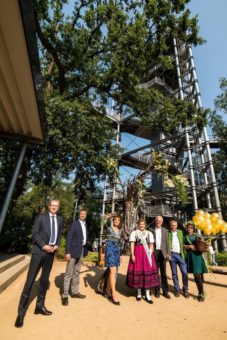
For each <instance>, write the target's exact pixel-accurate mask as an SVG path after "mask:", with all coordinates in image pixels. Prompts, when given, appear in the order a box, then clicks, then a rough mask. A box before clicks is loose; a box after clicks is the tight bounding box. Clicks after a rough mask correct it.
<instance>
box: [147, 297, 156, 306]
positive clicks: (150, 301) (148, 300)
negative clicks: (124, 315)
mask: <svg viewBox="0 0 227 340" xmlns="http://www.w3.org/2000/svg"><path fill="white" fill-rule="evenodd" d="M145 300H146V301H147V303H149V304H150V305H152V304H153V303H154V302H153V301H152V300H151V299H148V298H147V297H146V298H145Z"/></svg>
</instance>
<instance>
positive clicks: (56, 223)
mask: <svg viewBox="0 0 227 340" xmlns="http://www.w3.org/2000/svg"><path fill="white" fill-rule="evenodd" d="M49 216H50V241H51V236H52V235H51V231H52V216H54V221H55V223H54V225H55V239H54V242H52V243H50V241H49V245H55V244H56V242H57V233H58V222H57V216H56V215H53V214H51V213H50V212H49Z"/></svg>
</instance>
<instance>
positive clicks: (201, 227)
mask: <svg viewBox="0 0 227 340" xmlns="http://www.w3.org/2000/svg"><path fill="white" fill-rule="evenodd" d="M206 226H207V223H205V221H203V222H202V223H200V225H199V229H200V230H205V229H206Z"/></svg>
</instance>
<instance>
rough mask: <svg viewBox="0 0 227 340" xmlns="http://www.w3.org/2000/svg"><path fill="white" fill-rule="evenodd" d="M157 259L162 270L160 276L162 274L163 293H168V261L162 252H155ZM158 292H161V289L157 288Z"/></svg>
mask: <svg viewBox="0 0 227 340" xmlns="http://www.w3.org/2000/svg"><path fill="white" fill-rule="evenodd" d="M155 257H156V261H157V264H158V266H159V268H160V274H161V286H162V290H163V293H167V292H168V281H167V275H166V259H165V258H164V256H163V254H162V251H161V250H156V251H155ZM155 290H156V291H160V288H156V289H155Z"/></svg>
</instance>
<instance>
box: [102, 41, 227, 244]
mask: <svg viewBox="0 0 227 340" xmlns="http://www.w3.org/2000/svg"><path fill="white" fill-rule="evenodd" d="M172 56H173V58H174V62H175V68H174V69H173V70H171V71H168V72H166V71H164V70H163V68H162V65H161V64H157V65H155V66H154V67H153V68H152V69H150V72H149V79H148V81H146V82H144V83H142V84H141V87H144V88H147V87H154V88H157V89H159V90H160V91H161V92H162V93H164V94H165V95H168V96H169V95H170V96H175V97H176V98H180V99H182V100H185V101H190V102H192V103H193V104H194V105H195V106H196V107H197V108H198V109H200V108H202V101H201V94H200V91H199V85H198V79H197V75H196V69H195V63H194V59H193V55H192V49H191V47H190V46H187V45H185V44H183V43H181V42H180V41H178V40H177V39H173V43H172ZM107 117H109V119H111V120H112V122H113V126H114V127H115V128H116V130H117V140H116V142H117V143H118V144H119V143H120V141H121V139H124V138H125V139H126V138H127V139H128V140H129V142H128V143H124V144H126V145H124V146H125V148H124V152H123V153H122V154H121V155H120V159H119V166H120V167H121V169H126V171H127V173H128V176H130V174H131V173H132V169H137V170H143V169H146V167H147V165H148V164H149V162H150V160H151V149H155V150H159V151H162V152H163V153H164V155H165V158H167V159H168V160H169V162H170V165H171V169H172V172H173V173H184V174H186V175H187V176H188V178H189V180H190V188H189V198H190V201H191V204H192V207H193V210H194V212H196V211H197V210H198V209H199V208H200V209H204V210H206V211H209V212H213V211H216V212H218V213H219V215H220V216H221V207H220V200H219V194H218V190H217V182H216V178H215V172H214V166H213V161H212V153H211V148H212V146H213V144H212V143H213V142H212V143H211V142H210V140H209V137H208V133H207V129H206V127H204V128H203V130H202V132H201V131H199V130H198V129H197V128H195V127H191V128H186V129H181V128H180V129H179V131H178V133H177V134H176V135H170V134H165V133H163V132H162V131H160V130H156V131H151V130H150V129H149V127H147V126H144V125H143V124H142V123H141V120H140V118H139V117H137V116H136V115H134V114H133V115H120V114H118V113H116V112H114V110H113V109H111V110H108V111H107ZM215 147H216V144H215ZM148 182H149V183H148V186H147V193H146V195H145V196H144V199H143V200H142V202H141V210H142V212H143V213H144V214H145V215H146V216H150V217H154V216H157V215H163V216H169V217H171V216H176V217H178V218H179V219H181V220H182V221H185V220H186V219H187V211H185V209H182V207H181V202H180V200H179V198H178V197H177V195H176V191H175V189H173V188H171V189H170V188H167V187H165V185H164V183H163V179H162V178H161V177H160V176H157V175H156V174H151V178H150V179H149V181H148ZM121 197H122V194H121V192H120V189H119V187H118V183H112V184H111V183H109V184H108V185H106V186H105V190H104V204H103V205H104V207H105V204H106V203H107V202H109V201H110V200H111V204H112V211H114V210H115V204H116V203H117V202H120V200H121ZM104 212H105V208H104V209H103V213H104ZM221 245H222V249H223V250H227V247H226V237H225V235H221Z"/></svg>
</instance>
